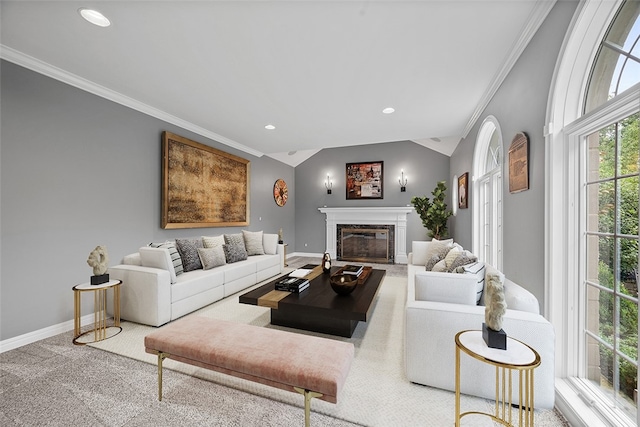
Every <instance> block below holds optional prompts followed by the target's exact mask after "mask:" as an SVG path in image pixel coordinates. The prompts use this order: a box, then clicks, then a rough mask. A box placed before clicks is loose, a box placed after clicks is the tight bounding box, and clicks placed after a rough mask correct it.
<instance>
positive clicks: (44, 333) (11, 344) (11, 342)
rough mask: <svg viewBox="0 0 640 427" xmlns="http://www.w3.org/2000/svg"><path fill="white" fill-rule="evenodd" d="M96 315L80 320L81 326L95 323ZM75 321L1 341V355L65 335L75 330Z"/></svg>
mask: <svg viewBox="0 0 640 427" xmlns="http://www.w3.org/2000/svg"><path fill="white" fill-rule="evenodd" d="M93 321H94V314H93V313H91V314H87V315H86V316H82V317H81V318H80V324H81V325H82V324H88V323H93ZM73 323H74V322H73V320H67V321H66V322H62V323H58V324H57V325H53V326H48V327H46V328H42V329H38V330H37V331H33V332H28V333H26V334H23V335H18V336H17V337H13V338H9V339H6V340H2V341H0V353H4V352H5V351H9V350H14V349H16V348H18V347H22V346H24V345H27V344H32V343H34V342H36V341H40V340H43V339H46V338H51V337H53V336H56V335H59V334H63V333H65V332H69V331H72V330H73V328H74V324H73Z"/></svg>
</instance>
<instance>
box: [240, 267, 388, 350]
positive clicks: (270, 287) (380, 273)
mask: <svg viewBox="0 0 640 427" xmlns="http://www.w3.org/2000/svg"><path fill="white" fill-rule="evenodd" d="M338 269H339V267H332V268H331V274H333V273H335V272H336V271H338ZM385 274H386V271H385V270H375V269H373V270H371V274H370V275H369V277H368V278H367V280H366V282H365V283H363V284H361V285H358V286H357V288H356V289H355V290H354V291H353V292H352V293H351V294H349V295H346V296H344V295H338V294H336V293H335V292H334V291H333V289H331V284H330V283H329V276H330V274H328V273H321V274H319V275H318V276H317V277H316V278H314V279H312V280H310V281H309V287H308V288H307V289H305V290H304V291H302V292H300V293H299V294H296V293H289V292H282V291H275V283H276V282H277V281H278V280H279V279H280V278H282V276H280V277H278V278H277V279H275V280H273V281H271V282H269V283H267V284H266V285H263V286H260V287H259V288H256V289H254V290H252V291H250V292H247V293H245V294H243V295H240V302H241V303H243V304H251V305H259V306H263V307H270V308H271V324H273V325H278V326H287V327H290V328H296V329H304V330H307V331H314V332H321V333H325V334H330V335H339V336H342V337H351V336H352V335H353V331H354V330H355V329H356V326H357V325H358V322H360V321H362V322H366V321H367V320H369V318H370V317H371V311H372V310H373V302H374V300H375V298H376V295H377V294H378V290H379V289H380V284H381V283H382V279H383V278H384V276H385Z"/></svg>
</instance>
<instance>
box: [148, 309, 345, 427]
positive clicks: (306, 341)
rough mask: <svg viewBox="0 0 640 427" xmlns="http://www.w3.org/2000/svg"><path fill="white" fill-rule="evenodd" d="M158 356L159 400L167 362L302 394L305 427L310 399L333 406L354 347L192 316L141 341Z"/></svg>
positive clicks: (308, 414) (307, 336)
mask: <svg viewBox="0 0 640 427" xmlns="http://www.w3.org/2000/svg"><path fill="white" fill-rule="evenodd" d="M144 345H145V349H146V351H147V353H151V354H157V355H158V399H159V400H162V361H163V360H164V359H165V358H167V357H168V358H170V359H173V360H177V361H180V362H183V363H188V364H190V365H195V366H199V367H201V368H206V369H211V370H214V371H218V372H222V373H225V374H228V375H233V376H236V377H239V378H243V379H245V380H249V381H255V382H258V383H261V384H265V385H269V386H272V387H277V388H280V389H283V390H287V391H295V392H298V393H301V394H303V395H304V400H305V425H306V426H308V425H309V422H310V421H309V420H310V408H311V399H312V398H314V397H317V398H319V399H322V400H325V401H328V402H331V403H337V401H338V392H339V391H340V390H341V389H342V386H343V384H344V382H345V380H346V377H347V373H348V372H349V368H350V367H351V362H352V360H353V354H354V348H353V344H351V343H346V342H341V341H335V340H332V339H327V338H321V337H314V336H309V335H303V334H296V333H292V332H286V331H281V330H276V329H269V328H262V327H258V326H252V325H246V324H242V323H233V322H226V321H222V320H215V319H209V318H206V317H200V316H191V317H186V318H184V319H180V320H177V321H175V322H173V323H170V324H168V325H166V326H164V327H162V328H160V329H158V330H157V331H155V332H152V333H151V334H149V335H147V336H146V337H145V339H144Z"/></svg>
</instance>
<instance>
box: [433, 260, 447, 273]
mask: <svg viewBox="0 0 640 427" xmlns="http://www.w3.org/2000/svg"><path fill="white" fill-rule="evenodd" d="M431 271H436V272H440V273H446V271H447V263H446V262H445V260H443V259H441V260H440V261H438V262H437V263H436V265H434V266H433V268H432V269H431Z"/></svg>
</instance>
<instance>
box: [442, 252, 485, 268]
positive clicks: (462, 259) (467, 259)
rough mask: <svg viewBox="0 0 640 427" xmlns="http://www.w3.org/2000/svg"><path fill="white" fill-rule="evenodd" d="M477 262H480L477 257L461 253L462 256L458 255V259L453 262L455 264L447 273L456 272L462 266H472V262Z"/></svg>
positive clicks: (452, 264)
mask: <svg viewBox="0 0 640 427" xmlns="http://www.w3.org/2000/svg"><path fill="white" fill-rule="evenodd" d="M476 261H478V257H477V256H475V255H473V254H471V253H469V252H467V251H464V252H461V253H460V255H458V257H457V258H456V259H455V260H453V262H452V263H451V265H450V266H449V269H448V270H447V271H448V272H449V273H453V272H454V271H456V268H458V267H460V266H462V265H467V264H471V263H472V262H476Z"/></svg>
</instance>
